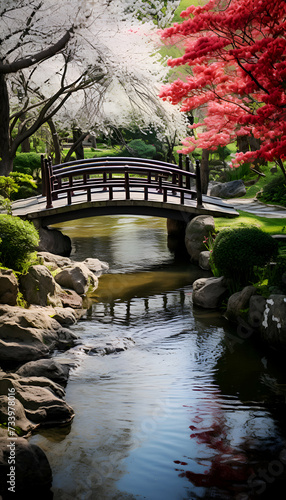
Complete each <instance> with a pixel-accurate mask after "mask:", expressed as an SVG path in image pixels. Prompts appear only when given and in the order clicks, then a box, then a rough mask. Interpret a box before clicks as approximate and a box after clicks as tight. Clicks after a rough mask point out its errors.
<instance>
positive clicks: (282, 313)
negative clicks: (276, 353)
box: [260, 295, 286, 349]
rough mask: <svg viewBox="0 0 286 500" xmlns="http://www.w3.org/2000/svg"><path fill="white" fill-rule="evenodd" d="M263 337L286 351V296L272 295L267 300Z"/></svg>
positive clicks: (262, 326)
mask: <svg viewBox="0 0 286 500" xmlns="http://www.w3.org/2000/svg"><path fill="white" fill-rule="evenodd" d="M260 331H261V337H262V339H263V340H264V341H265V342H267V343H268V344H270V345H272V346H273V347H276V348H277V349H280V348H282V349H286V296H285V295H270V297H269V298H268V299H267V300H266V303H265V308H264V313H263V320H262V323H261V330H260Z"/></svg>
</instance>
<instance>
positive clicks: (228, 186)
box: [210, 179, 246, 198]
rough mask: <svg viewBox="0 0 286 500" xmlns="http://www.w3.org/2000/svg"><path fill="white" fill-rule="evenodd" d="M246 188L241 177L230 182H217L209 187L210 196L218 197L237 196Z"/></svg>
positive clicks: (241, 194)
mask: <svg viewBox="0 0 286 500" xmlns="http://www.w3.org/2000/svg"><path fill="white" fill-rule="evenodd" d="M245 193H246V188H245V185H244V183H243V181H242V180H241V179H239V180H237V181H230V182H218V183H217V184H215V185H213V186H212V188H211V189H210V196H216V197H219V198H239V197H240V196H244V195H245Z"/></svg>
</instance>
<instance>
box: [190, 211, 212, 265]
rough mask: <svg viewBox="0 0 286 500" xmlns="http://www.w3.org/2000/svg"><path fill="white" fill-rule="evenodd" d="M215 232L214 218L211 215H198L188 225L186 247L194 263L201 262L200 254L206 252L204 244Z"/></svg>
mask: <svg viewBox="0 0 286 500" xmlns="http://www.w3.org/2000/svg"><path fill="white" fill-rule="evenodd" d="M214 230H215V223H214V218H213V217H212V216H209V215H198V216H197V217H195V218H194V219H192V220H191V221H190V222H189V223H188V225H187V227H186V234H185V245H186V248H187V251H188V254H189V255H190V257H191V259H192V260H193V261H196V262H198V261H199V256H200V253H201V252H202V251H204V250H205V245H204V243H203V242H204V240H205V238H208V237H209V235H210V233H213V232H214Z"/></svg>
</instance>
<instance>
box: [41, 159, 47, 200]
mask: <svg viewBox="0 0 286 500" xmlns="http://www.w3.org/2000/svg"><path fill="white" fill-rule="evenodd" d="M41 177H42V196H46V174H45V160H44V155H41Z"/></svg>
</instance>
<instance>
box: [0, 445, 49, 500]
mask: <svg viewBox="0 0 286 500" xmlns="http://www.w3.org/2000/svg"><path fill="white" fill-rule="evenodd" d="M7 445H10V446H7ZM14 453H15V476H13V475H10V476H7V474H11V472H13V469H11V465H12V464H11V463H10V464H9V460H10V462H11V457H12V455H13V456H14ZM7 478H9V483H7ZM13 480H15V485H14V490H13V489H12V490H9V489H8V488H13ZM51 486H52V471H51V467H50V465H49V462H48V460H47V457H46V455H45V453H44V452H43V451H42V450H41V448H39V446H37V445H34V444H30V443H29V442H28V441H27V440H26V439H24V438H19V437H17V439H15V440H13V439H11V440H10V439H9V440H7V438H0V494H1V495H3V499H5V498H12V497H13V495H14V497H15V498H17V499H19V498H25V496H26V498H30V499H36V498H41V497H42V498H47V496H45V495H46V494H47V493H48V492H49V490H50V488H51ZM10 492H11V493H10ZM9 493H10V494H9Z"/></svg>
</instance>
